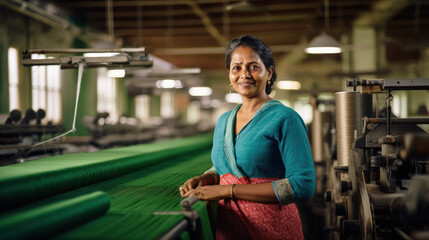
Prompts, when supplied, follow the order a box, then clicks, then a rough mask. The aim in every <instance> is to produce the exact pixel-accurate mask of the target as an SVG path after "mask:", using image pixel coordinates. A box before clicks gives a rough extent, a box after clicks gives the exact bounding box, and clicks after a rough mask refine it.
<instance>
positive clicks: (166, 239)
mask: <svg viewBox="0 0 429 240" xmlns="http://www.w3.org/2000/svg"><path fill="white" fill-rule="evenodd" d="M188 225H189V223H188V221H187V220H186V219H184V220H182V221H180V222H179V223H178V224H177V225H176V226H174V227H173V228H172V229H170V231H168V232H167V233H165V234H164V235H163V236H162V237H160V238H159V239H160V240H170V239H178V238H179V236H180V234H182V233H183V232H184V231H185V230H186V228H187V227H188Z"/></svg>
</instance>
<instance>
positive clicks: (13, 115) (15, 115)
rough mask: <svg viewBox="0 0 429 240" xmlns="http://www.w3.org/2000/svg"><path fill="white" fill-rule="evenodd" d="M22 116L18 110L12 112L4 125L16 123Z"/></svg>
mask: <svg viewBox="0 0 429 240" xmlns="http://www.w3.org/2000/svg"><path fill="white" fill-rule="evenodd" d="M21 117H22V114H21V112H20V111H19V110H16V109H14V110H12V111H11V112H10V114H9V117H8V118H7V119H6V122H5V123H6V124H12V123H17V122H19V120H21Z"/></svg>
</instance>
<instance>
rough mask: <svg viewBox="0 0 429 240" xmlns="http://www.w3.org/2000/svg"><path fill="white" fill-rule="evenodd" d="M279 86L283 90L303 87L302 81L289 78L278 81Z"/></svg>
mask: <svg viewBox="0 0 429 240" xmlns="http://www.w3.org/2000/svg"><path fill="white" fill-rule="evenodd" d="M277 88H278V89H282V90H299V89H301V83H300V82H298V81H289V80H283V81H278V82H277Z"/></svg>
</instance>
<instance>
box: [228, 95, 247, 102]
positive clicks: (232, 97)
mask: <svg viewBox="0 0 429 240" xmlns="http://www.w3.org/2000/svg"><path fill="white" fill-rule="evenodd" d="M225 101H227V102H229V103H241V102H243V100H242V99H241V95H240V94H238V93H227V94H226V95H225Z"/></svg>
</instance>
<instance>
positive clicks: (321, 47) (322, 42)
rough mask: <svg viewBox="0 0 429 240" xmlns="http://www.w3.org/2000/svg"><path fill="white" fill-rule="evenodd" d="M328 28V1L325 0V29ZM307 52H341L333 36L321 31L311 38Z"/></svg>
mask: <svg viewBox="0 0 429 240" xmlns="http://www.w3.org/2000/svg"><path fill="white" fill-rule="evenodd" d="M328 29H329V1H328V0H325V30H328ZM305 52H306V53H307V54H335V53H341V45H340V43H339V42H338V41H337V40H335V38H333V37H331V36H329V35H328V34H327V33H326V32H322V34H320V35H319V36H317V37H315V38H314V39H313V40H311V42H310V44H309V45H308V47H307V48H305Z"/></svg>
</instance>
